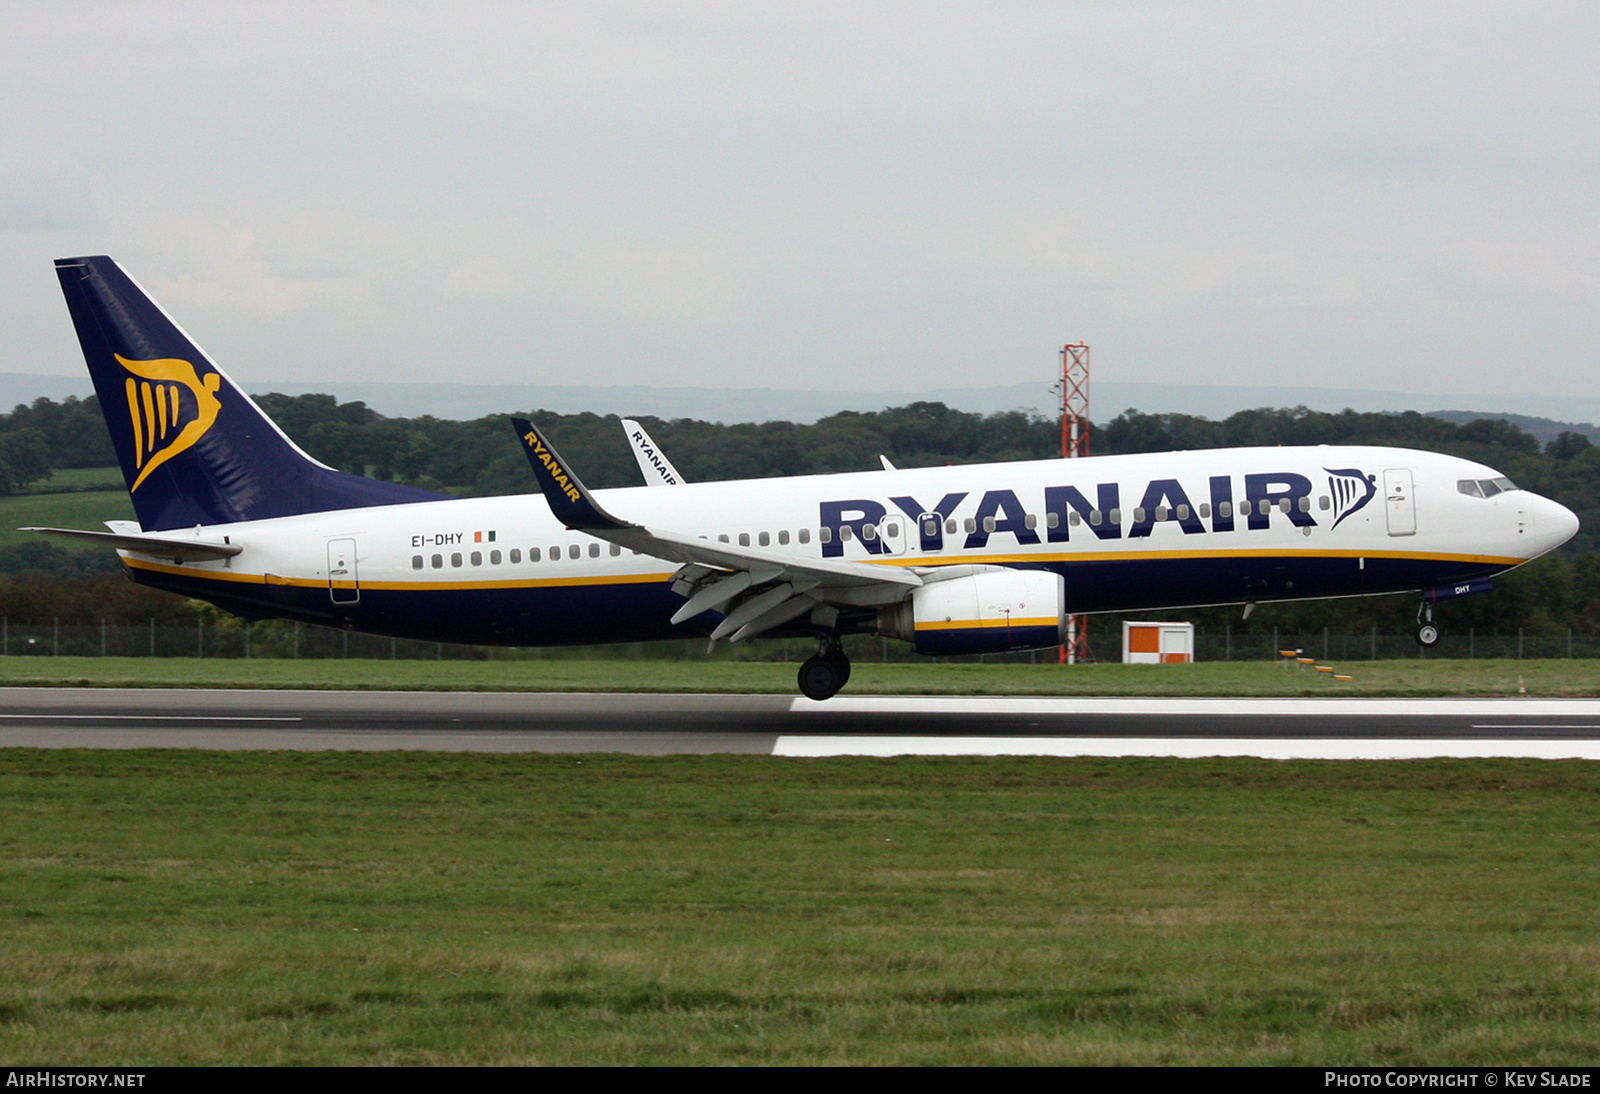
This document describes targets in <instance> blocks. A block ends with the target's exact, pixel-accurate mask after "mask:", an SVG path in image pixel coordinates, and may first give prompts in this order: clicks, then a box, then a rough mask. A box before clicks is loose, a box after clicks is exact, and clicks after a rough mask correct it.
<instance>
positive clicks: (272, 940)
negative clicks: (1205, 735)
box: [0, 750, 1600, 1066]
mask: <svg viewBox="0 0 1600 1094" xmlns="http://www.w3.org/2000/svg"><path fill="white" fill-rule="evenodd" d="M0 794H3V795H4V800H5V802H6V811H7V817H6V824H5V826H4V828H3V829H0V894H3V897H0V970H3V975H0V1058H3V1059H4V1060H5V1061H7V1062H9V1063H21V1062H26V1063H30V1064H31V1063H43V1062H50V1063H59V1064H68V1063H81V1064H91V1063H92V1064H101V1065H108V1064H124V1065H129V1066H148V1065H159V1064H218V1063H271V1064H345V1063H422V1064H428V1063H489V1064H519V1063H549V1064H562V1063H567V1064H588V1063H594V1064H605V1063H620V1064H651V1063H685V1064H719V1063H745V1064H750V1063H756V1064H761V1063H767V1064H806V1063H839V1064H995V1063H1001V1064H1003V1063H1049V1064H1168V1063H1199V1064H1241V1063H1243V1064H1252V1063H1254V1064H1395V1065H1405V1064H1591V1065H1592V1064H1594V1063H1595V1062H1597V1060H1600V931H1597V928H1600V873H1597V871H1596V870H1595V868H1594V863H1595V861H1596V859H1597V853H1600V811H1597V808H1596V806H1597V804H1600V768H1597V767H1596V766H1595V765H1590V764H1583V763H1576V762H1573V763H1566V762H1561V763H1550V762H1533V761H1432V762H1417V763H1368V764H1352V763H1344V764H1338V763H1270V762H1265V761H1250V760H1229V761H1166V760H1061V759H1054V760H1040V759H1015V758H1000V759H989V758H954V759H904V758H902V759H896V760H870V759H828V760H808V761H795V760H780V759H774V758H771V757H745V756H714V757H671V758H642V757H618V756H548V755H531V754H530V755H516V756H475V755H461V754H453V755H427V754H414V753H408V754H352V753H337V754H335V753H322V754H270V753H228V754H224V753H211V754H208V753H189V752H171V751H168V752H159V753H157V752H74V751H49V752H44V751H25V750H9V751H5V752H0Z"/></svg>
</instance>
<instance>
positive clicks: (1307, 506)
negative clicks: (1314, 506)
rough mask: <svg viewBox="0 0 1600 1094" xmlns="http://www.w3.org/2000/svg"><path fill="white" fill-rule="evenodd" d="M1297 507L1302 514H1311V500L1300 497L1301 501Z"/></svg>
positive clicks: (1297, 503) (1303, 496) (1296, 504)
mask: <svg viewBox="0 0 1600 1094" xmlns="http://www.w3.org/2000/svg"><path fill="white" fill-rule="evenodd" d="M1295 507H1296V508H1297V509H1299V510H1300V511H1301V512H1302V513H1309V512H1311V499H1310V498H1309V497H1306V496H1305V495H1304V494H1302V495H1300V500H1299V501H1297V502H1296V503H1295Z"/></svg>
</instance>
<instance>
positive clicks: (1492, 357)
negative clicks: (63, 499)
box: [0, 0, 1600, 396]
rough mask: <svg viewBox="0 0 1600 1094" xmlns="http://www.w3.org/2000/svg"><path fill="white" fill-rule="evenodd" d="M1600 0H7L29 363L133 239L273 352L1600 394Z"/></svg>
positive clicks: (594, 374) (834, 379) (246, 357)
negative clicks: (1079, 368) (62, 276)
mask: <svg viewBox="0 0 1600 1094" xmlns="http://www.w3.org/2000/svg"><path fill="white" fill-rule="evenodd" d="M1597 58H1600V5H1597V4H1596V3H1594V2H1593V0H1584V2H1582V3H1570V4H1561V3H1547V4H1540V3H1531V4H1529V3H1522V4H1511V3H1497V4H1472V3H1463V2H1452V3H1413V4H1408V3H1394V2H1392V0H1391V2H1382V3H1338V4H1309V3H1301V4H1294V3H1275V4H1265V3H1262V4H1240V3H1205V4H1197V3H1182V4H1132V3H1113V2H1108V3H994V2H990V3H981V4H979V3H970V4H943V3H933V2H925V0H924V2H917V3H905V4H890V3H884V4H872V3H861V2H855V3H844V4H836V3H827V2H810V3H806V4H794V5H774V4H761V5H758V4H732V3H727V4H723V3H705V4H696V3H661V4H649V3H594V2H590V3H583V4H573V3H561V4H541V3H514V4H503V5H502V4H474V3H463V2H455V3H451V4H448V5H445V4H404V3H395V2H383V3H365V2H344V3H334V4H328V3H318V4H287V3H273V4H267V3H261V4H245V3H223V2H217V0H209V2H205V3H194V4H185V3H177V2H173V0H163V2H161V3H159V4H154V3H152V4H143V3H110V2H104V3H75V2H71V0H49V2H38V3H36V2H33V0H9V2H8V3H7V4H6V5H5V8H4V14H3V15H0V120H3V129H0V133H3V137H4V139H3V140H0V162H3V164H4V170H3V172H0V233H3V245H0V329H3V331H4V334H5V338H6V345H7V346H8V347H9V348H10V350H11V353H10V354H8V356H7V358H6V360H5V361H4V362H0V370H4V371H13V372H42V373H55V374H74V373H76V372H78V370H81V369H82V367H83V364H82V359H81V357H80V356H79V354H78V350H77V344H76V341H75V339H74V337H73V335H72V330H71V324H70V322H69V320H68V317H67V314H66V309H65V307H64V306H63V304H62V302H61V298H60V293H59V290H58V288H57V286H56V283H55V278H54V275H53V273H52V272H51V266H50V263H51V260H52V259H54V258H57V257H60V256H65V255H76V254H98V253H107V254H111V255H113V256H115V257H116V258H117V259H119V260H120V261H121V262H122V263H123V265H124V266H125V267H126V268H127V269H128V270H129V272H130V273H132V274H133V275H134V277H136V278H138V279H139V280H140V281H141V282H142V283H143V284H144V285H145V286H146V288H148V289H150V290H151V291H152V292H153V293H155V295H156V296H157V297H158V299H160V300H161V301H162V303H163V304H164V305H166V307H167V308H168V310H169V311H171V312H172V313H173V314H174V315H175V316H176V317H177V318H178V320H179V321H180V322H181V323H182V324H183V325H184V326H185V327H186V328H187V329H188V330H189V332H190V333H191V334H193V335H194V336H195V337H196V338H197V339H198V340H199V341H200V343H201V344H202V345H204V346H205V347H206V348H207V349H208V350H209V351H210V352H211V353H212V355H213V356H214V357H215V358H216V359H217V362H218V363H219V364H220V365H222V367H224V368H226V369H228V370H229V371H231V372H232V373H233V374H234V375H235V376H237V377H239V378H240V379H243V380H246V381H249V380H258V379H283V380H294V381H315V380H319V379H328V380H340V381H361V380H385V381H395V380H415V381H430V380H450V381H458V382H468V383H506V382H524V383H549V384H641V383H642V384H653V385H662V386H683V385H703V386H715V387H798V388H817V389H841V390H873V389H887V388H896V389H902V390H917V389H923V388H934V387H949V386H965V385H986V384H1002V383H1016V382H1022V381H1030V380H1034V379H1038V380H1039V381H1040V382H1048V380H1049V378H1050V376H1051V374H1052V371H1053V370H1054V369H1055V367H1056V351H1057V350H1058V349H1059V347H1060V345H1061V344H1062V343H1063V342H1066V341H1078V340H1083V341H1087V342H1089V343H1090V344H1091V345H1092V347H1093V351H1094V365H1095V372H1096V376H1097V378H1102V379H1106V380H1120V381H1130V382H1182V383H1197V382H1200V383H1217V384H1271V385H1278V386H1281V385H1286V384H1300V385H1318V386H1326V387H1349V388H1387V389H1398V390H1407V391H1419V392H1437V393H1440V394H1454V393H1466V394H1470V395H1475V396H1482V395H1486V394H1494V393H1501V392H1534V393H1544V394H1552V393H1563V392H1565V393H1571V394H1576V395H1586V396H1593V395H1600V213H1597V207H1600V202H1597V198H1600V162H1597V161H1600V76H1597V74H1596V59H1597Z"/></svg>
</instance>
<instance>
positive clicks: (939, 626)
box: [917, 615, 1059, 631]
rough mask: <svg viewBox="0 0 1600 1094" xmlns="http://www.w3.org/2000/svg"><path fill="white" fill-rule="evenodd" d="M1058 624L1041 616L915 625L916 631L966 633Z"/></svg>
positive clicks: (955, 620)
mask: <svg viewBox="0 0 1600 1094" xmlns="http://www.w3.org/2000/svg"><path fill="white" fill-rule="evenodd" d="M1058 622H1059V620H1057V619H1056V617H1055V616H1053V615H1041V616H1037V617H1034V616H1029V617H1027V618H1018V619H1010V620H1006V619H998V620H987V621H985V620H982V619H946V620H943V621H931V620H930V621H929V622H926V623H918V624H917V630H919V631H966V630H971V631H976V630H994V629H995V628H997V627H1054V626H1055V625H1056V624H1057V623H1058Z"/></svg>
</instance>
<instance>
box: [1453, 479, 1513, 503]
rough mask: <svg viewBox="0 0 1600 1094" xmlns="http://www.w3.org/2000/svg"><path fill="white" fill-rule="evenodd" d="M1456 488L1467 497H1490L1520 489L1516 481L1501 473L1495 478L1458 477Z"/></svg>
mask: <svg viewBox="0 0 1600 1094" xmlns="http://www.w3.org/2000/svg"><path fill="white" fill-rule="evenodd" d="M1456 489H1457V490H1459V491H1461V492H1462V493H1463V494H1465V495H1467V496H1468V497H1469V498H1492V497H1494V496H1495V495H1496V494H1503V493H1505V492H1506V491H1508V490H1517V489H1520V488H1519V487H1518V486H1517V484H1516V483H1514V482H1512V481H1511V480H1510V479H1508V478H1506V477H1505V476H1504V475H1501V476H1500V477H1499V478H1496V479H1458V480H1457V481H1456Z"/></svg>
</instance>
